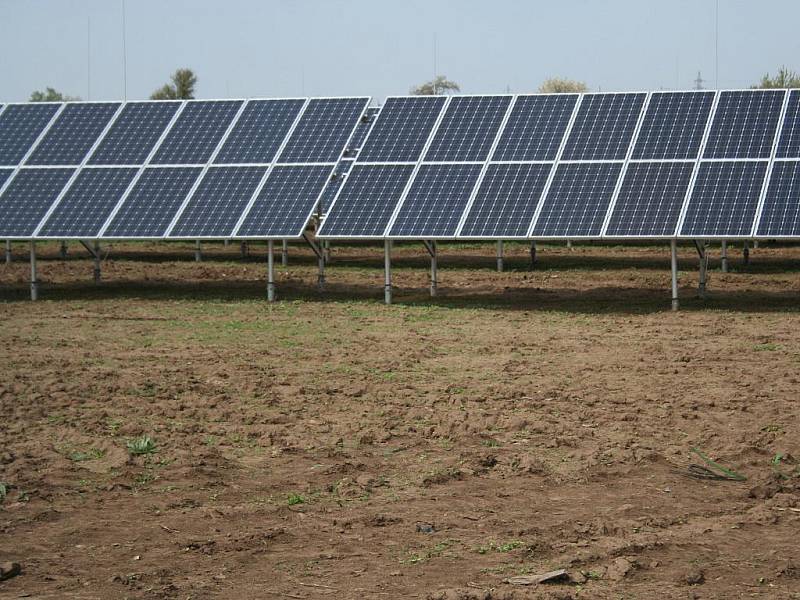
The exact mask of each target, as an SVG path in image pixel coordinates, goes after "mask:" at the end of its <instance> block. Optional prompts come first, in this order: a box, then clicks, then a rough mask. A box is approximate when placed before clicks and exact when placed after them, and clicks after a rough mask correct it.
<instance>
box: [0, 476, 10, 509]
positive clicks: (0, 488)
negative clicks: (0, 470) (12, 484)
mask: <svg viewBox="0 0 800 600" xmlns="http://www.w3.org/2000/svg"><path fill="white" fill-rule="evenodd" d="M6 496H8V484H7V483H3V482H2V481H0V504H2V503H3V500H5V499H6Z"/></svg>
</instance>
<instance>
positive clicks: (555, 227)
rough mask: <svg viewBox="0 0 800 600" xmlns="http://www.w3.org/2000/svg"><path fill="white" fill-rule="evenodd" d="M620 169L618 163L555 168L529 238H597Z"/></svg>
mask: <svg viewBox="0 0 800 600" xmlns="http://www.w3.org/2000/svg"><path fill="white" fill-rule="evenodd" d="M621 168H622V165H621V164H620V163H578V164H574V163H573V164H562V165H558V169H557V170H556V174H555V177H554V178H553V182H552V184H551V185H550V189H549V190H548V192H547V195H546V196H545V199H544V204H543V205H542V211H541V213H539V217H538V219H537V220H536V225H535V226H534V228H533V235H534V236H535V237H568V238H569V237H581V236H588V237H597V236H599V235H600V232H601V230H602V228H603V221H604V220H605V216H606V212H607V211H608V205H609V203H610V202H611V197H612V196H613V195H614V188H615V187H616V185H617V180H618V179H619V173H620V169H621Z"/></svg>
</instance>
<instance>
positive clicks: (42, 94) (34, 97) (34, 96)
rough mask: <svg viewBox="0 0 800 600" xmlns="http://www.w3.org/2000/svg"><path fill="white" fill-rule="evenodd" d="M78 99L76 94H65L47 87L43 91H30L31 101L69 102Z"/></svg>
mask: <svg viewBox="0 0 800 600" xmlns="http://www.w3.org/2000/svg"><path fill="white" fill-rule="evenodd" d="M73 100H80V98H78V97H77V96H67V95H65V94H62V93H61V92H59V91H57V90H55V89H53V88H51V87H48V88H45V90H44V91H41V90H34V91H33V92H31V99H30V101H31V102H70V101H73Z"/></svg>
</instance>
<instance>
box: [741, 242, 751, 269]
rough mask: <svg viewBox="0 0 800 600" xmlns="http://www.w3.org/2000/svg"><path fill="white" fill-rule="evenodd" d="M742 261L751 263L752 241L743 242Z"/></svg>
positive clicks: (747, 263)
mask: <svg viewBox="0 0 800 600" xmlns="http://www.w3.org/2000/svg"><path fill="white" fill-rule="evenodd" d="M742 263H743V264H744V265H745V266H747V265H749V264H750V242H748V241H745V242H744V243H743V244H742Z"/></svg>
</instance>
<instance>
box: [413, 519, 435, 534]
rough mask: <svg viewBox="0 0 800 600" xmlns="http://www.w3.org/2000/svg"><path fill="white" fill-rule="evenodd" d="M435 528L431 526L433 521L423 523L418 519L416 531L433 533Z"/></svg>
mask: <svg viewBox="0 0 800 600" xmlns="http://www.w3.org/2000/svg"><path fill="white" fill-rule="evenodd" d="M435 531H436V528H435V527H434V526H433V523H425V522H423V521H420V522H418V523H417V533H434V532H435Z"/></svg>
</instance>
